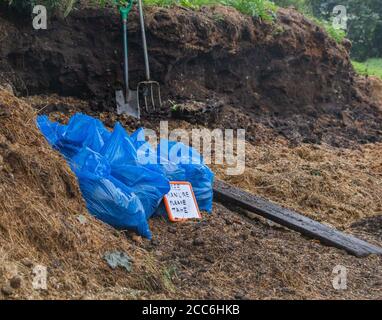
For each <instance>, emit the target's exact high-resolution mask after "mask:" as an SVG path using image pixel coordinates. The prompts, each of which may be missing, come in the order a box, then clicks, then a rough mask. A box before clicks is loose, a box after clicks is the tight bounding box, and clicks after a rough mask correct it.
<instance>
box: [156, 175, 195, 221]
mask: <svg viewBox="0 0 382 320" xmlns="http://www.w3.org/2000/svg"><path fill="white" fill-rule="evenodd" d="M170 186H171V190H170V192H169V193H168V194H167V195H166V196H165V199H164V201H165V205H166V209H167V213H168V215H169V218H170V220H171V221H182V220H188V219H200V218H201V215H200V212H199V208H198V204H197V202H196V199H195V195H194V192H193V191H192V186H191V184H190V183H188V182H171V183H170Z"/></svg>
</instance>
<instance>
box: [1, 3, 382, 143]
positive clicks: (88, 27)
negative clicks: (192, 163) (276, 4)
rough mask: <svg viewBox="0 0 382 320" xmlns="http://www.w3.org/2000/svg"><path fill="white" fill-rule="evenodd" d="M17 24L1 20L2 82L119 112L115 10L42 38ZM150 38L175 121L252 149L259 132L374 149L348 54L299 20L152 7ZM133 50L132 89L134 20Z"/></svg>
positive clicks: (8, 17)
mask: <svg viewBox="0 0 382 320" xmlns="http://www.w3.org/2000/svg"><path fill="white" fill-rule="evenodd" d="M24 20H25V19H24ZM24 20H22V19H20V18H19V17H17V16H14V15H12V14H10V13H9V12H6V11H5V12H3V13H1V14H0V29H1V30H2V36H1V43H2V45H1V48H0V72H1V76H2V78H7V81H11V83H12V85H13V87H14V88H15V91H16V92H17V93H18V94H21V95H30V94H41V93H44V94H46V93H58V94H59V95H61V96H62V95H63V96H74V97H79V98H83V99H86V100H91V101H92V104H91V107H92V108H93V110H98V111H100V110H103V111H107V110H109V111H110V110H112V109H114V108H115V100H114V91H115V89H116V88H117V87H120V86H121V84H122V79H123V77H122V68H121V62H122V45H121V24H120V19H119V15H118V13H117V12H116V11H113V10H110V9H104V10H98V9H82V10H78V11H75V12H73V14H72V15H70V16H69V17H68V18H67V19H65V20H63V19H61V18H56V17H52V18H51V20H50V22H49V26H48V30H34V29H33V28H32V24H31V21H27V20H26V21H24ZM146 27H147V33H148V43H149V49H150V50H149V51H150V52H149V54H150V62H151V67H152V76H153V78H154V79H157V80H159V81H160V82H161V84H162V89H163V93H164V94H163V96H164V98H165V100H167V99H169V100H170V101H171V102H168V103H166V104H165V108H166V111H168V110H169V109H170V108H171V105H172V106H174V105H176V106H181V107H182V106H183V105H185V106H186V108H180V109H178V108H173V109H178V110H181V112H177V113H175V114H173V115H174V116H176V117H181V118H186V119H187V120H189V121H194V122H198V123H203V124H204V123H206V122H209V124H210V125H211V126H218V127H219V126H220V127H221V126H229V127H242V128H247V131H248V139H249V140H255V139H257V138H258V137H257V135H256V130H255V129H256V126H257V125H258V124H259V123H260V124H264V125H266V126H267V127H269V128H270V129H271V130H273V131H274V132H275V134H281V135H283V136H284V137H286V138H287V139H288V140H289V141H292V142H297V143H298V142H307V143H321V142H326V143H329V144H331V145H333V146H348V145H351V144H352V143H354V142H358V143H359V142H360V143H367V142H376V141H380V140H381V137H382V136H381V132H382V121H381V120H382V116H381V111H380V110H378V108H377V106H376V105H375V103H374V102H373V101H372V100H370V99H369V97H368V93H367V92H365V91H364V89H363V88H362V86H361V87H360V86H359V85H358V83H357V81H356V76H355V74H354V71H353V68H352V66H351V62H350V58H349V54H348V51H349V49H350V47H351V44H350V43H349V41H347V40H346V41H344V42H343V43H341V44H338V43H336V42H335V41H334V40H333V39H331V38H330V37H329V36H328V35H327V33H326V32H325V31H324V30H323V29H322V28H321V27H319V26H317V25H316V24H314V23H313V22H311V21H310V20H308V19H307V18H305V17H304V16H303V15H301V14H300V13H298V12H297V11H295V10H292V9H280V10H279V11H278V13H277V19H276V20H275V21H273V22H262V21H258V20H254V19H252V18H251V17H249V16H245V15H242V14H240V13H239V12H237V11H236V10H234V9H232V8H227V7H222V6H216V7H212V8H211V7H209V8H203V9H202V10H200V11H193V10H188V9H184V8H180V7H174V8H156V7H149V8H147V9H146ZM129 40H130V71H131V87H132V88H134V87H135V86H136V84H137V83H138V81H140V80H143V78H144V67H143V55H142V46H141V38H140V32H139V23H138V14H137V11H136V10H134V11H133V12H132V13H131V16H130V22H129ZM190 105H191V111H189V110H187V109H189V108H187V106H190ZM183 109H186V111H185V112H183V111H182V110H183ZM206 110H207V112H206ZM211 113H212V115H213V116H212V117H211ZM165 116H166V117H167V116H168V113H166V112H165Z"/></svg>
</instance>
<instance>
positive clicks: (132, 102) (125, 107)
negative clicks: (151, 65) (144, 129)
mask: <svg viewBox="0 0 382 320" xmlns="http://www.w3.org/2000/svg"><path fill="white" fill-rule="evenodd" d="M115 99H116V101H117V113H118V114H119V115H121V114H128V115H129V116H132V117H134V118H137V119H140V117H141V114H140V110H139V105H138V97H137V92H136V91H131V90H129V91H128V93H127V101H126V99H125V95H124V93H123V91H122V90H119V91H116V92H115Z"/></svg>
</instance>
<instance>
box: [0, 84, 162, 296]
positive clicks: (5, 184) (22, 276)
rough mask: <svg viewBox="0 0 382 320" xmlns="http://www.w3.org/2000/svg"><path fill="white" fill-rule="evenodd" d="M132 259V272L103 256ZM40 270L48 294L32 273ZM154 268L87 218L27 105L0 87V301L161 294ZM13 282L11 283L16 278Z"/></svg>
mask: <svg viewBox="0 0 382 320" xmlns="http://www.w3.org/2000/svg"><path fill="white" fill-rule="evenodd" d="M115 251H120V252H124V253H126V254H127V255H129V256H130V257H131V258H132V259H133V262H132V271H131V272H127V271H126V270H125V269H121V268H117V269H115V270H113V269H111V268H110V267H109V265H108V264H107V263H106V261H105V260H104V255H105V254H106V253H107V252H115ZM36 266H43V267H46V268H47V271H48V273H47V276H48V288H47V290H35V289H34V287H33V286H32V284H33V279H34V278H33V277H34V275H33V270H34V268H35V267H36ZM161 272H162V269H161V265H160V263H155V264H154V263H153V262H152V260H151V258H150V256H149V255H147V254H146V253H145V252H144V251H143V250H141V249H138V248H136V247H135V246H133V245H131V244H129V242H128V241H127V238H126V237H125V236H123V235H122V234H119V233H118V232H117V231H115V230H113V229H111V228H109V227H108V226H106V225H104V224H103V223H101V222H99V221H96V220H95V219H94V218H93V217H92V216H91V215H89V214H88V213H87V210H86V208H85V205H84V202H83V200H82V197H81V194H80V191H79V188H78V185H77V181H76V179H75V177H74V176H73V174H72V173H71V171H70V169H69V167H68V166H67V165H66V163H65V160H64V159H63V158H61V156H59V154H58V153H56V152H55V151H53V150H52V149H51V148H50V146H49V145H48V144H47V142H45V139H44V137H43V136H42V135H41V134H40V132H39V130H38V129H37V128H36V125H35V113H34V111H33V109H32V107H30V106H29V105H28V104H26V103H24V102H22V101H21V100H19V99H17V98H15V97H14V96H13V94H12V93H11V92H9V91H5V90H3V89H0V290H1V293H0V299H1V298H29V299H30V298H41V297H48V298H60V299H61V298H84V297H87V296H93V295H94V296H99V295H100V294H103V295H106V296H107V295H111V296H112V295H113V293H115V292H118V290H120V291H121V290H122V291H121V292H123V296H124V298H133V297H135V294H136V293H135V292H140V295H145V294H150V296H154V297H155V296H160V295H161V294H165V293H167V284H166V283H165V282H164V280H163V277H162V274H161ZM15 279H16V280H15Z"/></svg>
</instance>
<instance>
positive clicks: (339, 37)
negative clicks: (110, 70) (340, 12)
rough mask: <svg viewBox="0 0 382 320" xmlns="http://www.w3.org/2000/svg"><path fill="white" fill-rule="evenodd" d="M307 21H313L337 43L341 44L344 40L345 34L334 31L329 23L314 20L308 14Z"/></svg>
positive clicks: (341, 31)
mask: <svg viewBox="0 0 382 320" xmlns="http://www.w3.org/2000/svg"><path fill="white" fill-rule="evenodd" d="M306 15H307V16H308V18H309V19H311V20H312V21H314V23H316V24H317V25H319V26H320V27H322V28H324V29H325V30H326V32H327V33H328V35H329V36H330V37H331V38H332V39H334V40H335V41H336V42H337V43H341V42H342V41H343V40H344V39H345V38H346V32H345V31H344V30H342V29H336V28H334V27H333V23H332V22H331V21H326V20H321V19H318V18H315V17H313V16H311V15H309V14H306Z"/></svg>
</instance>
